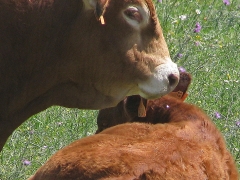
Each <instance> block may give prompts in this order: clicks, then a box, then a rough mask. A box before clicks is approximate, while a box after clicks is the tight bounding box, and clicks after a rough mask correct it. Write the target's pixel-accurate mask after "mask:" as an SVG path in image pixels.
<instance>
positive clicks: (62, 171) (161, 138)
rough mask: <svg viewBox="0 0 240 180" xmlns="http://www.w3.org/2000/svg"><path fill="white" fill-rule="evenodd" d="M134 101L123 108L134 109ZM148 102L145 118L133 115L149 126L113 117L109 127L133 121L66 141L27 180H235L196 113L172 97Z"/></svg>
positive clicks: (221, 144)
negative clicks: (70, 141) (63, 145)
mask: <svg viewBox="0 0 240 180" xmlns="http://www.w3.org/2000/svg"><path fill="white" fill-rule="evenodd" d="M180 82H181V80H180ZM134 99H135V96H134ZM139 102H140V98H139V100H138V102H137V103H134V104H132V105H131V106H130V105H129V106H126V107H125V108H129V107H131V108H133V109H135V110H136V109H138V106H139ZM151 102H152V103H151V104H150V103H149V104H148V105H147V107H148V108H147V116H146V118H143V119H142V120H140V119H139V118H138V117H137V115H135V116H134V117H137V118H136V120H137V121H144V120H146V122H150V123H144V122H142V123H139V122H133V121H135V120H134V119H133V118H132V117H133V116H131V118H129V120H126V119H125V118H126V115H122V116H120V117H118V119H117V120H116V119H113V120H114V125H116V124H117V122H118V121H119V123H123V122H126V121H130V122H132V123H124V124H120V125H116V126H113V127H110V128H107V129H105V130H103V131H101V130H99V133H98V134H95V135H92V136H89V137H86V138H83V139H80V140H77V141H75V142H73V143H71V144H70V145H68V146H66V147H65V148H63V149H61V150H59V151H58V152H57V153H56V154H54V155H53V156H52V157H51V158H50V159H49V160H48V161H47V162H46V164H44V165H43V166H42V167H41V168H40V169H39V170H38V171H37V172H36V174H35V175H34V176H32V177H31V178H30V180H42V179H44V180H67V179H79V180H96V179H99V180H110V179H116V180H166V179H174V180H186V179H196V180H206V179H209V180H224V179H230V180H238V172H237V168H236V166H235V163H234V160H233V157H232V156H231V154H230V152H229V151H228V150H227V148H226V144H225V141H224V138H223V136H222V135H221V133H220V131H219V130H218V129H217V127H216V126H215V124H214V123H213V122H212V121H211V120H210V118H209V117H208V116H207V115H206V114H205V113H204V112H203V111H202V110H201V109H199V108H198V107H196V106H194V105H191V104H187V103H184V102H183V101H182V100H181V99H177V98H175V97H171V96H164V97H162V98H160V99H159V100H158V101H151ZM135 110H134V111H135ZM130 111H131V109H128V111H123V112H130ZM150 111H151V112H152V114H151V115H149V114H150V113H149V112H150ZM134 113H135V114H136V112H134ZM134 113H133V114H134ZM118 115H119V114H118ZM148 115H149V116H148ZM112 117H116V116H112ZM112 117H111V118H112ZM150 117H151V118H152V119H151V118H150ZM111 118H109V120H110V119H111ZM121 118H124V119H122V120H120V119H121ZM151 123H154V124H151ZM111 125H112V124H111ZM100 131H101V132H100Z"/></svg>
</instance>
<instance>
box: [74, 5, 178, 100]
mask: <svg viewBox="0 0 240 180" xmlns="http://www.w3.org/2000/svg"><path fill="white" fill-rule="evenodd" d="M83 2H84V10H83V13H82V14H81V15H80V16H81V18H82V19H83V18H85V19H89V20H88V21H87V22H85V24H82V23H79V24H81V25H79V27H78V28H75V31H76V32H77V31H78V32H79V31H82V29H83V26H84V27H86V26H88V28H87V29H86V30H85V31H86V32H83V36H85V37H87V39H86V40H83V39H84V37H80V38H78V37H76V36H74V39H76V41H79V45H78V46H84V48H85V50H79V53H81V55H83V56H84V59H85V60H86V61H88V63H89V64H91V66H89V70H94V72H95V73H94V74H92V75H91V77H88V78H91V80H90V81H91V82H94V81H95V82H97V81H98V82H97V83H95V84H94V87H95V89H96V90H98V91H99V92H100V91H101V93H103V94H106V95H107V96H109V97H114V98H115V99H116V101H115V103H117V102H119V100H121V99H123V97H125V96H126V95H134V94H139V95H141V96H142V97H144V98H147V99H152V98H158V97H160V96H163V95H165V94H167V93H169V92H171V91H172V90H173V89H174V88H175V86H176V85H177V83H178V79H179V72H178V69H177V65H176V64H175V63H173V62H172V61H171V58H170V55H169V51H168V48H167V45H166V42H165V40H164V37H163V33H162V30H161V27H160V24H159V21H158V18H157V14H156V12H155V9H154V5H153V2H152V0H83ZM81 22H84V20H82V21H81ZM84 33H85V34H84ZM87 33H89V34H90V35H89V34H87ZM75 34H77V33H75ZM79 39H81V40H79ZM83 41H85V42H86V43H85V44H84V45H82V43H83ZM84 48H83V49H84ZM81 49H82V48H81ZM86 49H87V50H86ZM89 52H90V53H89ZM87 53H88V54H87ZM85 65H86V63H85ZM82 67H84V68H86V66H82ZM87 69H88V68H87ZM94 75H96V76H94ZM96 79H97V81H96Z"/></svg>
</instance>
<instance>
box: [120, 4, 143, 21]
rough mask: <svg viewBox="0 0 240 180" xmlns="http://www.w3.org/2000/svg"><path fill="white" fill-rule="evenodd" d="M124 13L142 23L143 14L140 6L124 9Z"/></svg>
mask: <svg viewBox="0 0 240 180" xmlns="http://www.w3.org/2000/svg"><path fill="white" fill-rule="evenodd" d="M124 14H125V15H126V16H127V17H128V18H130V19H132V20H135V21H137V22H138V23H140V22H141V21H142V15H141V14H140V12H139V10H138V8H136V7H129V8H127V9H126V10H125V11H124Z"/></svg>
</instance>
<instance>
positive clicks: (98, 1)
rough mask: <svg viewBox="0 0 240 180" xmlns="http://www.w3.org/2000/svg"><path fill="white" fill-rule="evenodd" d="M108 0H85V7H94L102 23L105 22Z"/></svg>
mask: <svg viewBox="0 0 240 180" xmlns="http://www.w3.org/2000/svg"><path fill="white" fill-rule="evenodd" d="M108 1H109V0H83V3H84V5H85V9H93V10H94V13H95V16H96V18H97V19H98V20H99V21H100V22H101V24H105V21H104V18H103V16H104V12H105V9H106V7H107V4H108Z"/></svg>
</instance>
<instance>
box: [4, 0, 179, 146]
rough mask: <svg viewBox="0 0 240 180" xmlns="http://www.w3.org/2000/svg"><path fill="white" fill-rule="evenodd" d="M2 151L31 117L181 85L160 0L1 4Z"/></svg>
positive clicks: (37, 0) (161, 92) (43, 0)
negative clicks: (161, 21) (155, 0)
mask: <svg viewBox="0 0 240 180" xmlns="http://www.w3.org/2000/svg"><path fill="white" fill-rule="evenodd" d="M0 32H1V33H0V73H1V74H0V98H1V103H0V150H1V149H2V147H3V145H4V144H5V142H6V140H7V138H8V137H9V136H10V135H11V133H12V132H13V131H14V130H15V129H16V128H17V127H18V126H19V125H21V124H22V123H23V122H24V121H25V120H26V119H28V118H29V117H30V116H32V115H34V114H36V113H38V112H40V111H42V110H45V109H46V108H48V107H50V106H53V105H59V106H64V107H69V108H80V109H102V108H107V107H113V106H115V105H117V103H118V102H120V101H121V100H122V99H124V97H125V96H126V95H134V94H139V95H141V96H142V97H144V98H147V99H152V98H158V97H160V96H162V95H164V94H167V93H169V92H170V91H172V90H173V89H174V87H175V86H176V85H177V83H178V80H179V72H178V69H177V65H176V64H175V63H173V62H172V61H171V58H170V55H169V51H168V48H167V45H166V42H165V39H164V37H163V32H162V30H161V26H160V24H159V21H158V18H157V14H156V11H155V9H154V4H153V2H152V0H134V1H132V0H124V1H123V0H121V1H120V0H71V1H69V0H0Z"/></svg>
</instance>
